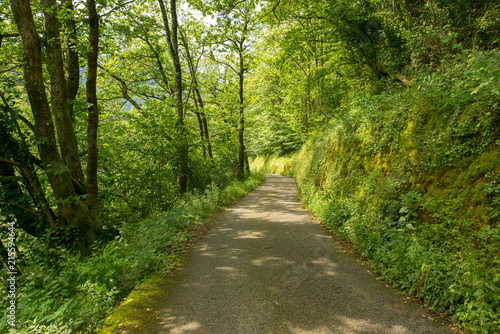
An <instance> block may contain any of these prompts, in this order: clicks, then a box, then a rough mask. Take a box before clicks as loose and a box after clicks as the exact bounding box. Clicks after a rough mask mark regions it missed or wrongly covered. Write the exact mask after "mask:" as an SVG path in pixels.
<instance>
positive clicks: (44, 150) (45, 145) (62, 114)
mask: <svg viewBox="0 0 500 334" xmlns="http://www.w3.org/2000/svg"><path fill="white" fill-rule="evenodd" d="M90 1H92V0H90ZM10 5H11V9H12V13H13V16H14V21H15V22H16V25H17V29H18V31H19V35H20V36H21V39H22V42H23V57H24V84H25V88H26V92H27V95H28V99H29V102H30V107H31V111H32V113H33V118H34V121H35V123H34V124H33V131H34V135H35V137H36V140H37V143H38V144H37V147H38V153H39V156H40V165H41V166H42V168H43V169H44V171H45V173H46V174H47V176H48V179H49V182H50V185H51V188H52V191H53V193H54V196H55V199H56V203H57V225H58V226H59V227H61V228H64V229H67V228H71V229H75V230H76V235H77V236H78V238H77V239H75V240H77V247H78V248H80V249H81V250H82V251H86V250H87V249H88V246H89V244H90V242H92V241H93V240H95V239H96V234H97V233H98V232H99V231H100V230H101V228H102V227H101V222H100V220H99V217H98V215H97V214H96V211H95V210H96V209H95V208H96V207H97V193H96V192H97V180H96V179H95V178H94V179H92V177H93V175H95V173H94V172H92V170H97V159H96V155H97V153H96V152H95V153H93V156H94V157H95V159H93V160H92V159H91V160H89V163H88V166H87V171H89V170H90V171H91V172H90V174H89V172H88V176H87V184H86V186H85V183H84V177H83V172H82V166H81V162H80V158H79V154H78V142H77V140H76V134H75V129H74V126H73V121H72V115H71V108H70V106H71V102H70V97H73V93H71V94H69V95H70V96H68V86H67V82H66V76H65V72H64V63H63V54H62V48H61V43H62V41H61V35H60V30H61V29H60V28H61V24H60V21H59V20H60V19H59V15H58V9H59V7H58V6H57V3H56V2H55V0H43V1H42V5H43V16H44V19H45V36H46V40H47V43H46V49H45V52H46V55H47V68H48V70H49V76H50V87H51V91H50V101H51V103H50V104H49V98H48V96H47V95H46V91H45V82H44V72H43V63H44V58H43V52H42V41H41V39H40V37H39V34H38V31H37V27H36V25H35V20H34V15H33V11H32V8H31V5H30V3H29V1H28V0H11V1H10ZM88 9H89V10H90V13H89V14H90V15H89V17H90V20H89V22H91V25H92V24H94V23H95V20H96V19H97V16H96V15H97V14H96V12H95V3H93V4H92V3H91V2H90V3H89V4H88ZM92 10H93V12H92ZM92 22H94V23H92ZM90 30H91V32H93V34H95V33H96V30H95V28H92V27H91V29H90ZM91 34H92V33H91ZM97 34H98V30H97ZM92 38H94V39H95V38H97V39H98V35H97V36H95V35H94V37H91V43H94V44H93V47H97V45H96V44H95V42H92ZM91 49H92V47H91ZM94 52H95V56H96V55H97V49H95V51H94ZM73 66H76V65H73ZM88 79H91V78H88ZM51 105H52V108H51ZM95 106H97V103H95ZM96 110H97V109H96ZM93 117H94V116H93V115H91V117H89V119H90V118H92V119H94V118H93ZM53 118H54V119H55V123H56V124H55V127H54V123H53V121H52V120H53ZM56 129H57V136H56ZM92 131H95V133H96V131H97V124H96V123H95V122H94V121H93V124H92V126H89V132H90V137H92V138H93V141H94V145H96V137H95V135H94V134H93V133H92ZM56 138H57V139H56ZM56 140H58V141H59V147H58V145H57V144H56ZM91 148H92V147H91ZM6 160H8V159H6ZM11 164H13V165H16V164H19V163H18V162H16V161H12V162H11ZM24 167H26V166H24ZM88 188H90V189H91V190H90V191H88V190H87V189H88ZM87 197H88V198H87Z"/></svg>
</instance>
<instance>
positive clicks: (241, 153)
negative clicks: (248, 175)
mask: <svg viewBox="0 0 500 334" xmlns="http://www.w3.org/2000/svg"><path fill="white" fill-rule="evenodd" d="M239 60H240V64H239V65H240V66H239V73H238V77H239V104H240V122H239V127H238V178H239V179H240V180H242V179H243V178H244V175H245V142H244V138H243V134H244V131H245V118H244V112H245V106H244V104H243V103H244V101H243V88H244V87H243V84H244V73H245V68H244V64H243V54H242V51H240V59H239Z"/></svg>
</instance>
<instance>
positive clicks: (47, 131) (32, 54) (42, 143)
mask: <svg viewBox="0 0 500 334" xmlns="http://www.w3.org/2000/svg"><path fill="white" fill-rule="evenodd" d="M10 3H11V8H12V12H13V13H14V20H15V21H16V24H17V27H18V30H19V34H20V35H21V38H22V40H23V55H24V62H23V63H24V80H25V85H26V91H27V94H28V99H29V101H30V105H31V111H32V112H33V117H34V119H35V129H34V130H35V131H34V134H35V138H36V139H37V141H38V152H39V154H40V159H41V160H42V163H43V167H44V169H45V170H46V171H47V176H48V178H49V182H50V184H51V186H52V189H53V191H54V195H55V198H56V200H64V199H67V198H69V197H71V196H74V195H75V190H74V188H73V184H72V181H71V175H70V173H69V171H68V170H67V169H66V166H65V165H64V164H63V162H62V159H61V156H60V155H59V151H58V150H57V144H56V136H55V131H54V123H53V122H52V114H51V111H50V107H49V103H48V100H47V96H46V95H45V85H44V82H43V71H42V47H41V42H40V38H39V36H38V32H37V30H36V26H35V22H34V19H33V14H32V11H31V7H30V4H29V1H28V0H10ZM71 221H72V214H71V206H70V204H69V203H65V204H62V203H61V202H59V203H58V223H59V226H61V227H66V226H68V225H70V222H71Z"/></svg>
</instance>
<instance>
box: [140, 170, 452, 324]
mask: <svg viewBox="0 0 500 334" xmlns="http://www.w3.org/2000/svg"><path fill="white" fill-rule="evenodd" d="M175 276H177V277H175V280H176V283H175V284H173V285H172V286H171V287H170V288H169V289H167V291H165V295H164V296H161V297H160V296H159V299H161V301H159V303H158V306H161V307H160V308H159V309H158V311H157V316H158V320H159V322H158V324H157V325H155V326H156V327H155V328H154V329H153V332H157V333H183V334H184V333H207V334H224V333H228V334H244V333H255V334H263V333H332V334H333V333H339V334H340V333H370V334H373V333H383V334H389V333H433V334H435V333H456V332H454V331H452V330H451V329H449V328H448V325H447V324H444V325H443V324H442V323H443V321H442V320H439V321H435V320H432V319H431V318H432V316H431V315H430V314H429V313H428V312H427V311H426V310H425V309H423V308H422V307H420V305H419V304H418V303H417V302H409V300H408V299H407V298H406V297H405V296H404V295H403V294H402V293H400V292H398V291H397V290H395V289H392V288H389V287H387V286H386V285H385V284H384V283H382V282H380V281H378V280H376V279H375V278H374V277H373V276H371V275H370V274H369V273H368V272H367V267H365V266H363V265H362V264H360V262H359V260H358V259H357V258H356V257H355V256H354V255H352V254H350V253H349V252H348V251H346V249H345V248H344V247H343V246H342V245H340V244H339V243H337V242H336V241H335V240H334V239H332V237H331V236H329V235H328V234H327V233H325V232H324V231H323V230H322V229H321V227H320V226H319V225H318V224H316V223H314V222H313V220H312V218H311V217H310V215H309V214H308V213H307V212H306V211H305V210H304V209H303V208H302V207H301V205H300V201H299V199H298V197H297V189H296V185H295V181H294V180H293V179H291V178H287V177H282V176H278V175H272V174H268V175H267V176H266V182H265V183H264V184H263V185H262V186H260V187H259V188H257V189H255V190H254V191H253V192H251V193H250V194H248V195H247V196H245V197H244V198H243V199H242V200H240V201H239V202H238V203H236V204H234V205H232V206H231V207H229V208H228V209H226V210H225V211H224V212H223V213H222V214H221V215H220V216H219V217H218V218H216V219H215V220H214V222H213V225H212V227H211V228H210V230H209V232H208V234H207V235H206V236H205V238H203V239H201V240H199V241H198V242H197V245H196V246H195V247H194V248H193V249H192V253H191V255H190V256H189V257H188V259H187V260H186V264H185V265H184V266H183V267H182V269H180V270H179V271H178V272H177V273H176V274H175ZM434 318H436V317H434ZM150 330H151V328H150ZM148 332H149V331H148Z"/></svg>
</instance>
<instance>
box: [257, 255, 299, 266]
mask: <svg viewBox="0 0 500 334" xmlns="http://www.w3.org/2000/svg"><path fill="white" fill-rule="evenodd" d="M270 261H279V263H277V264H279V265H283V264H285V265H290V264H293V261H290V260H287V259H284V258H282V257H275V256H266V257H263V258H260V259H257V260H252V264H253V265H254V266H257V267H262V266H266V265H269V262H270Z"/></svg>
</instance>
